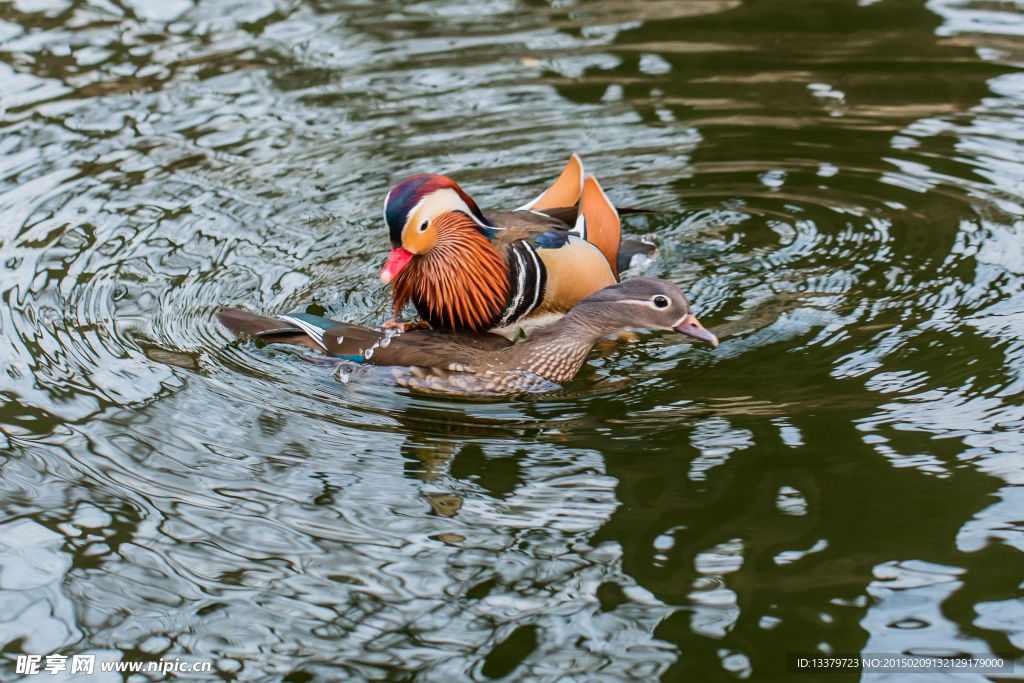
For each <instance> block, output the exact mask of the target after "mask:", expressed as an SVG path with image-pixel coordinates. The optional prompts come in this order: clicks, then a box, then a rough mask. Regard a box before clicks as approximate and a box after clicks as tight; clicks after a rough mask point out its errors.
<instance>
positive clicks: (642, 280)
mask: <svg viewBox="0 0 1024 683" xmlns="http://www.w3.org/2000/svg"><path fill="white" fill-rule="evenodd" d="M217 318H218V319H219V320H220V322H221V323H222V324H223V325H224V326H226V327H227V328H229V329H231V330H233V331H235V332H243V333H246V334H250V335H252V336H254V337H257V338H258V339H263V340H264V341H267V342H281V343H286V344H297V345H300V346H306V347H308V348H311V349H315V350H318V351H322V352H324V353H327V354H329V355H331V356H337V357H341V358H346V359H348V360H353V361H356V362H360V363H368V364H370V365H386V366H413V367H411V368H404V369H401V370H400V369H397V368H396V370H395V372H394V373H393V376H394V378H395V379H396V381H397V382H398V384H399V385H401V386H406V387H410V388H413V389H418V390H421V391H427V392H432V393H443V394H457V395H475V396H507V395H513V394H521V393H527V392H536V391H550V390H551V389H555V388H557V385H555V384H553V383H554V382H564V381H566V380H570V379H572V378H573V377H574V376H575V375H576V373H577V371H579V369H580V367H581V366H582V365H583V361H584V360H585V358H586V356H587V353H588V352H589V351H590V349H591V347H592V346H593V345H594V343H595V342H596V341H597V340H598V339H600V338H601V337H603V336H605V335H607V334H612V333H614V332H619V331H622V330H625V329H629V328H632V327H646V328H651V329H658V330H675V331H676V332H680V333H682V334H685V335H689V336H690V337H693V338H694V339H699V340H701V341H706V342H709V343H711V344H712V345H714V346H717V345H718V339H717V338H716V337H715V335H713V334H711V333H710V332H708V331H707V330H706V329H704V328H703V327H702V326H701V324H700V323H699V322H698V321H697V318H695V317H694V315H693V313H691V312H690V302H689V301H687V299H686V295H684V294H683V292H682V291H681V290H680V289H679V288H678V287H676V286H675V285H674V284H672V283H670V282H666V281H665V280H658V279H656V278H649V277H638V278H633V279H631V280H626V281H625V282H621V283H619V284H616V285H612V286H610V287H607V288H605V289H602V290H600V291H598V292H596V293H594V294H591V295H590V296H588V297H587V298H585V299H583V300H582V301H580V302H579V303H578V304H576V306H574V307H573V308H572V310H571V311H569V314H568V315H566V316H565V317H563V318H561V319H560V320H558V321H557V322H555V323H552V324H551V325H549V326H547V327H545V328H544V329H542V330H538V331H537V332H535V333H534V334H532V335H531V336H530V337H529V338H528V339H526V340H525V341H522V342H519V343H518V344H513V343H512V342H510V341H509V340H508V339H505V338H503V337H499V336H498V335H494V334H487V333H483V334H479V333H474V332H443V331H436V330H424V329H414V330H412V331H411V332H406V333H404V334H400V335H394V336H389V335H388V333H387V332H382V331H379V330H374V329H371V328H369V327H361V326H359V325H350V324H347V323H339V322H336V321H334V320H328V319H326V318H319V317H317V316H312V315H308V314H305V313H293V314H292V315H282V316H279V317H278V318H268V317H266V316H262V315H257V314H255V313H248V312H246V311H240V310H238V309H234V308H225V309H224V310H223V311H221V312H220V313H218V314H217Z"/></svg>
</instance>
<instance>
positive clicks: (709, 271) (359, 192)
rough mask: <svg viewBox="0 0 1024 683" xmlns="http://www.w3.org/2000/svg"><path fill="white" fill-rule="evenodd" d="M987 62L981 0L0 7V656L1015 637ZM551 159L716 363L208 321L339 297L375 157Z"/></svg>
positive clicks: (1019, 300) (1015, 185) (773, 672)
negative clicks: (465, 361) (488, 367)
mask: <svg viewBox="0 0 1024 683" xmlns="http://www.w3.org/2000/svg"><path fill="white" fill-rule="evenodd" d="M1022 66H1024V6H1022V5H1021V4H1020V3H1017V2H1005V3H981V2H968V1H965V0H930V1H929V2H927V3H923V2H917V1H910V0H879V1H871V0H861V1H860V2H859V3H857V2H853V1H849V2H845V1H839V0H835V1H827V2H826V1H808V0H761V1H758V0H649V1H648V2H644V3H637V2H626V1H625V0H589V1H588V0H584V1H581V2H578V3H563V2H552V3H550V4H549V3H545V2H540V1H538V0H484V1H482V2H476V3H470V4H467V3H457V2H440V1H425V2H408V3H402V2H389V1H383V2H372V3H370V2H329V1H327V0H319V1H317V0H306V1H303V2H300V1H298V0H290V1H289V0H246V1H244V2H243V1H241V0H234V1H233V0H220V1H215V0H201V1H199V0H197V1H196V2H192V0H161V1H159V2H150V1H148V0H15V1H14V2H0V106H2V108H3V118H2V120H0V458H2V460H0V468H2V477H0V501H2V506H0V510H2V513H0V514H2V517H0V565H2V570H0V603H2V604H3V607H4V609H3V613H2V614H0V647H2V653H0V680H13V679H15V678H17V676H16V674H15V673H14V672H15V667H14V661H15V659H16V656H17V655H18V654H20V653H29V654H43V655H45V654H50V653H54V652H59V653H62V654H64V655H71V654H76V653H99V654H101V655H102V656H104V657H107V658H123V659H125V660H139V659H160V658H164V659H173V658H182V659H189V660H212V661H213V662H215V668H216V670H217V671H218V672H219V673H218V674H217V677H218V678H220V679H224V680H236V679H237V680H243V681H289V682H296V683H300V682H303V681H311V680H318V681H337V680H352V681H422V682H426V681H446V682H447V681H463V680H478V681H481V680H491V679H499V678H502V677H505V680H517V681H518V680H532V681H552V682H554V681H569V680H573V681H609V682H612V681H616V682H617V681H651V680H661V681H665V682H666V683H667V682H669V681H690V680H693V681H718V680H722V681H726V680H733V679H734V678H741V679H744V678H745V679H749V680H780V679H782V678H784V677H785V676H786V674H785V654H786V653H787V652H816V651H821V652H829V651H832V652H872V653H877V652H900V651H907V652H924V651H929V649H931V650H935V649H938V650H943V651H959V652H970V653H977V654H983V653H990V652H999V653H1016V654H1015V656H1019V655H1020V654H1021V653H1022V651H1024V595H1022V590H1021V585H1022V582H1024V563H1022V562H1021V553H1022V552H1024V531H1022V527H1024V400H1022V392H1024V374H1022V373H1024V219H1022V217H1024V152H1022V148H1021V141H1022V140H1024V70H1022ZM574 151H575V152H578V153H580V154H581V155H582V157H583V159H584V161H585V163H586V164H587V168H588V170H589V171H591V172H593V173H595V174H596V175H597V176H598V177H599V178H600V180H601V181H602V183H603V185H604V187H605V188H606V189H607V190H608V193H609V195H610V196H611V197H612V199H613V200H614V201H615V202H616V203H617V204H619V205H627V206H650V207H654V208H658V209H661V210H663V211H665V214H664V215H659V216H649V217H644V216H640V217H631V218H629V219H628V221H627V223H626V226H625V231H626V232H627V233H629V234H631V235H635V236H639V235H646V234H653V235H654V236H655V237H656V239H657V241H658V243H659V245H660V254H659V257H658V259H657V260H656V261H655V262H654V263H653V264H652V265H651V266H649V267H648V268H647V269H646V270H645V271H644V274H646V275H652V276H657V277H663V278H667V279H670V280H672V281H674V282H676V283H678V284H680V285H681V286H682V287H684V288H685V289H686V291H688V292H689V293H690V294H691V299H692V300H693V303H694V308H695V310H696V311H697V313H698V315H699V316H700V318H701V320H702V322H704V323H705V325H707V326H708V327H710V328H711V329H713V330H714V331H715V332H716V333H718V335H719V337H720V338H721V339H722V344H721V346H720V347H718V349H715V350H711V349H710V348H708V347H706V346H700V345H691V344H688V343H686V342H685V341H683V340H682V339H681V338H678V337H676V336H674V335H671V334H668V333H651V332H644V333H641V334H640V335H639V340H638V341H637V342H636V343H634V344H631V345H626V346H623V347H619V348H618V349H616V348H615V347H614V346H605V347H602V348H599V349H597V350H595V352H594V353H593V354H592V355H591V357H590V361H589V363H588V366H587V367H586V368H585V370H584V372H583V373H582V374H581V375H580V377H579V378H577V379H576V380H575V381H574V382H571V383H569V384H568V385H566V391H565V392H563V393H560V394H558V395H555V396H550V397H546V398H543V399H542V400H532V401H523V400H518V401H497V402H495V401H490V402H472V401H452V400H444V399H438V398H431V397H424V396H417V395H414V394H410V393H408V392H407V391H405V390H400V389H398V388H395V387H393V386H389V385H387V384H381V383H379V382H373V381H369V380H365V379H361V378H360V377H358V376H354V377H353V378H351V379H350V381H349V382H348V383H347V384H342V383H340V382H339V381H338V380H337V379H336V378H335V377H334V376H333V375H332V371H333V368H332V367H331V366H330V365H325V364H322V363H316V362H311V361H315V360H316V359H315V358H314V357H313V355H311V354H304V353H293V352H290V351H288V350H287V349H283V348H277V347H263V348H260V347H258V346H257V345H256V344H254V343H253V342H251V341H245V340H242V341H239V340H236V339H234V337H233V336H232V335H230V334H229V333H227V332H226V331H225V330H223V329H221V328H220V327H218V325H217V324H216V322H215V320H214V318H213V314H214V312H215V311H217V310H218V309H219V308H220V307H221V306H223V305H232V306H241V307H244V308H248V309H250V310H256V311H260V312H264V313H268V314H272V313H278V312H284V311H290V310H296V309H298V310H307V308H308V307H312V308H308V310H311V311H317V312H326V314H327V315H330V316H332V317H337V318H340V319H345V320H349V321H355V322H361V323H375V322H379V321H381V320H383V319H385V318H386V316H387V315H388V308H389V299H388V293H387V291H386V290H385V288H384V287H382V286H381V285H380V284H379V282H378V281H377V279H376V276H377V273H378V271H379V268H380V266H381V265H382V263H383V261H384V259H385V258H386V254H387V250H388V244H387V240H386V235H385V232H384V230H383V226H382V224H381V219H380V209H381V202H382V200H383V197H384V195H385V193H386V192H387V191H388V189H389V188H390V187H391V186H392V185H393V184H394V183H396V182H398V181H399V180H401V179H402V178H404V177H405V176H407V175H409V174H412V173H418V172H434V173H443V174H448V175H451V176H452V177H453V178H455V179H456V180H457V181H458V182H459V183H460V184H461V185H462V186H463V187H464V188H465V189H466V190H467V191H468V192H470V194H471V195H472V196H473V197H474V198H475V199H476V200H477V201H478V203H480V205H481V206H482V207H485V208H507V207H512V206H516V205H519V204H521V203H523V202H524V201H527V200H528V199H530V198H532V197H534V196H536V195H537V194H539V192H540V191H541V190H542V189H543V188H544V187H545V186H546V184H547V183H548V182H550V180H551V179H552V178H553V177H554V176H555V175H556V174H557V172H558V171H559V170H560V169H561V167H562V166H563V165H564V163H565V161H566V159H567V158H568V156H569V154H571V153H572V152H574ZM1021 667H1024V662H1021V663H1019V664H1018V668H1019V670H1024V668H1021ZM863 677H864V678H865V679H883V678H885V677H884V676H881V675H875V674H870V675H869V674H866V675H864V676H863ZM860 678H861V676H860V674H859V673H857V672H847V673H842V674H832V675H828V676H824V675H823V676H818V677H816V676H807V677H806V678H805V679H804V680H829V681H833V680H859V679H860ZM890 678H893V677H890ZM975 678H976V679H979V680H980V677H977V676H976V677H975ZM55 680H56V679H55ZM97 680H99V679H97ZM115 680H119V678H115ZM133 680H134V679H133ZM934 680H937V679H934ZM956 680H967V679H965V678H963V677H962V676H961V677H957V679H956Z"/></svg>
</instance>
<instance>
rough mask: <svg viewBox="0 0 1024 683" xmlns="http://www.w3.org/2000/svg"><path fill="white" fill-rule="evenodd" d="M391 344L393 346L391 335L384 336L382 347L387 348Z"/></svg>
mask: <svg viewBox="0 0 1024 683" xmlns="http://www.w3.org/2000/svg"><path fill="white" fill-rule="evenodd" d="M389 346H391V337H384V338H383V339H381V340H380V347H381V348H382V349H386V348H388V347H389Z"/></svg>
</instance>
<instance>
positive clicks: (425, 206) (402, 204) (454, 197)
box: [384, 173, 490, 254]
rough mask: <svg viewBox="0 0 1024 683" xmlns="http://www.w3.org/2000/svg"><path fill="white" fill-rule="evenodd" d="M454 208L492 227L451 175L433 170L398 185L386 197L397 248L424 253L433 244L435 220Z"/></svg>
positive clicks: (390, 230) (386, 216) (387, 215)
mask: <svg viewBox="0 0 1024 683" xmlns="http://www.w3.org/2000/svg"><path fill="white" fill-rule="evenodd" d="M452 211H461V212H462V213H465V214H466V215H467V216H469V217H470V218H471V219H472V220H473V222H474V223H476V224H477V225H478V226H480V227H481V228H487V227H490V224H489V223H488V221H487V220H486V219H485V218H484V215H483V213H482V212H481V211H480V207H478V206H477V205H476V202H474V201H473V200H472V198H470V196H469V195H468V194H466V193H465V192H464V191H463V190H462V188H461V187H459V186H458V184H456V182H455V181H454V180H452V179H451V178H447V177H445V176H443V175H434V174H432V173H420V174H418V175H414V176H410V177H408V178H406V179H405V180H403V181H402V182H400V183H398V184H397V185H395V187H394V188H392V190H391V192H389V193H388V195H387V197H386V198H385V199H384V222H385V223H387V226H388V235H389V237H390V239H391V246H392V248H394V249H398V248H401V247H405V248H406V249H409V251H411V252H412V253H413V254H420V253H423V252H425V251H427V250H428V249H430V247H432V246H433V240H434V239H436V235H433V236H432V235H431V234H430V233H431V232H434V231H431V229H430V228H431V223H432V222H433V221H434V220H435V219H437V218H438V217H440V216H442V215H444V214H446V213H450V212H452Z"/></svg>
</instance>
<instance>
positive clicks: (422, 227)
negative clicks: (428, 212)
mask: <svg viewBox="0 0 1024 683" xmlns="http://www.w3.org/2000/svg"><path fill="white" fill-rule="evenodd" d="M429 225H430V221H423V222H422V223H420V232H426V231H427V227H428V226H429Z"/></svg>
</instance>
